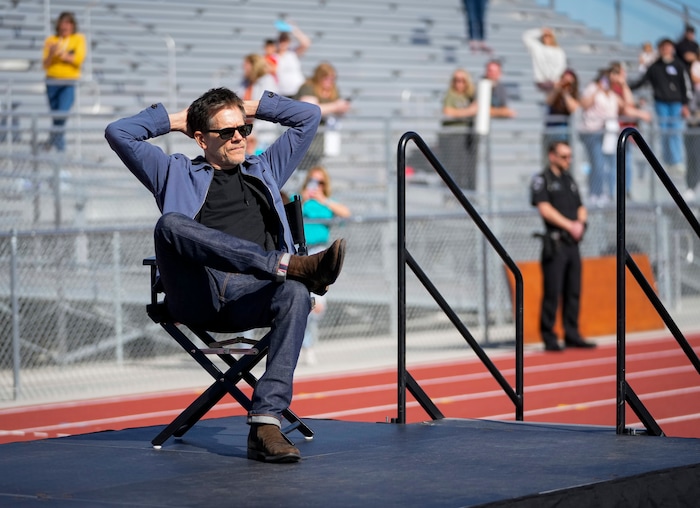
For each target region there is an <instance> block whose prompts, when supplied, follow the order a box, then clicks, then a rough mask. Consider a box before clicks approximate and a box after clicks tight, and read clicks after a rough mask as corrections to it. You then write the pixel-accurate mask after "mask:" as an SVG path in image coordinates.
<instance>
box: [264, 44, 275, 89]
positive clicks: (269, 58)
mask: <svg viewBox="0 0 700 508" xmlns="http://www.w3.org/2000/svg"><path fill="white" fill-rule="evenodd" d="M263 55H264V56H265V62H266V63H267V71H268V72H269V73H270V75H271V76H272V77H273V78H275V82H277V58H278V56H277V41H276V40H274V39H265V43H264V44H263Z"/></svg>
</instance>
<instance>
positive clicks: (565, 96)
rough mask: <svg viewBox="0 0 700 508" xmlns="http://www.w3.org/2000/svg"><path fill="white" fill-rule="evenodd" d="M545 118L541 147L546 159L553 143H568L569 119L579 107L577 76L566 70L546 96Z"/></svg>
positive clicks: (570, 70)
mask: <svg viewBox="0 0 700 508" xmlns="http://www.w3.org/2000/svg"><path fill="white" fill-rule="evenodd" d="M546 103H547V116H546V119H545V132H544V139H543V144H542V147H543V148H544V151H546V152H547V153H546V154H545V156H546V157H548V156H549V155H548V150H549V146H550V145H551V144H552V143H553V142H554V141H566V142H567V143H569V142H570V126H569V119H570V117H571V115H573V114H574V113H575V112H576V110H578V108H579V107H580V106H581V103H580V102H579V84H578V76H577V75H576V73H575V72H574V71H573V70H572V69H566V70H565V71H564V72H563V73H562V75H561V78H559V80H558V81H557V82H556V83H555V84H554V87H553V88H552V90H550V91H549V93H548V94H547V99H546Z"/></svg>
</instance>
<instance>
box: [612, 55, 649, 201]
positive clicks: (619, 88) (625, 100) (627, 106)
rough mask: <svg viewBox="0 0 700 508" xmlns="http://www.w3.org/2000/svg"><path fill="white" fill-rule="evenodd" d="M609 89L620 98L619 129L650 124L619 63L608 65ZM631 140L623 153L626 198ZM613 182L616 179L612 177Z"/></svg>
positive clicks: (629, 183)
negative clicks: (624, 158)
mask: <svg viewBox="0 0 700 508" xmlns="http://www.w3.org/2000/svg"><path fill="white" fill-rule="evenodd" d="M610 89H611V90H612V91H613V92H614V93H615V94H616V95H617V96H618V97H619V98H620V101H621V103H620V109H619V111H618V115H619V117H620V129H624V128H625V127H634V128H639V122H647V123H649V122H651V113H650V112H649V111H647V110H645V109H643V108H642V107H641V105H639V104H637V100H636V99H635V97H634V95H633V94H632V90H630V87H629V86H628V85H627V70H626V69H625V66H624V65H623V64H622V63H621V62H612V63H611V64H610ZM633 143H634V140H633V139H630V142H629V143H627V151H626V153H625V157H626V163H625V192H626V194H627V197H628V198H630V199H631V198H632V182H633V178H632V175H633V171H632V169H633V166H632V165H633V162H632V150H631V148H632V144H633ZM613 176H614V178H615V180H616V179H617V177H616V176H615V175H613Z"/></svg>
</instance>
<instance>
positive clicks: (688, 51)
mask: <svg viewBox="0 0 700 508" xmlns="http://www.w3.org/2000/svg"><path fill="white" fill-rule="evenodd" d="M698 51H700V45H698V43H697V41H696V40H695V28H694V27H693V26H692V25H686V26H685V32H684V33H683V37H681V39H680V40H679V41H678V42H677V43H676V55H678V57H679V58H680V59H681V60H682V61H683V63H685V67H686V69H687V70H688V71H690V66H691V64H692V63H693V55H697V54H698Z"/></svg>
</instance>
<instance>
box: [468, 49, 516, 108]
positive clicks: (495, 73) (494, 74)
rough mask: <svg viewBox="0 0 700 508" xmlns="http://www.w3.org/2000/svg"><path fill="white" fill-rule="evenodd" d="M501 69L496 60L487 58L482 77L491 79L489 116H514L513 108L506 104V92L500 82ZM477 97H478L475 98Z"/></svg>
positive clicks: (499, 63)
mask: <svg viewBox="0 0 700 508" xmlns="http://www.w3.org/2000/svg"><path fill="white" fill-rule="evenodd" d="M502 75H503V69H502V66H501V62H500V61H498V60H489V61H488V62H487V63H486V71H485V73H484V77H485V78H486V79H488V80H489V81H491V86H492V88H491V118H514V117H515V116H516V113H515V110H513V109H511V108H510V107H509V106H508V92H507V90H506V87H505V86H503V83H501V76H502ZM477 99H478V98H477Z"/></svg>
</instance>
